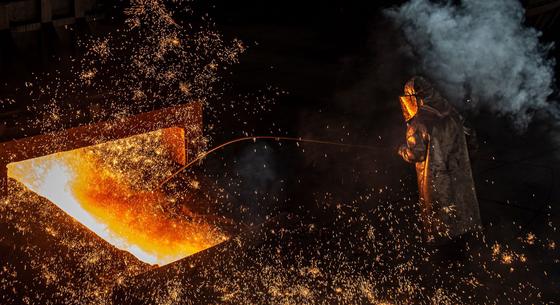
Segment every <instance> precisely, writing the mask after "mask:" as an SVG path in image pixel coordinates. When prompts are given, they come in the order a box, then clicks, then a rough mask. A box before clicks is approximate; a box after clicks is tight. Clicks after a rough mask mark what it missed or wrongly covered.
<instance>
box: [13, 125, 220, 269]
mask: <svg viewBox="0 0 560 305" xmlns="http://www.w3.org/2000/svg"><path fill="white" fill-rule="evenodd" d="M181 132H182V130H180V129H176V130H175V129H173V128H171V129H166V130H160V131H155V132H151V133H147V134H143V135H139V136H134V137H130V138H127V139H122V140H117V141H113V142H109V143H105V144H101V145H97V146H93V147H88V148H82V149H77V150H72V151H68V152H62V153H56V154H52V155H49V156H45V157H40V158H35V159H31V160H26V161H21V162H17V163H11V164H9V165H8V176H9V177H11V178H14V179H16V180H18V181H20V182H21V183H23V184H24V185H25V186H27V187H28V188H29V189H30V190H32V191H34V192H36V193H37V194H39V195H41V196H43V197H45V198H47V199H49V200H50V201H52V202H53V203H55V204H56V205H57V206H58V207H59V208H61V209H62V210H64V211H65V212H66V213H67V214H68V215H70V216H72V217H73V218H74V219H76V220H77V221H78V222H80V223H81V224H83V225H84V226H86V227H87V228H89V229H90V230H92V231H93V232H95V233H96V234H97V235H99V236H100V237H101V238H103V239H105V240H106V241H108V242H109V243H111V244H112V245H114V246H115V247H117V248H119V249H121V250H125V251H128V252H130V253H132V254H133V255H135V256H136V257H137V258H138V259H140V260H142V261H144V262H147V263H151V264H159V265H163V264H167V263H169V262H172V261H175V260H178V259H180V258H183V257H185V256H188V255H191V254H194V253H196V252H199V251H201V250H204V249H206V248H209V247H212V246H214V245H216V244H218V243H220V242H222V241H224V240H226V239H227V236H226V235H225V234H224V233H222V232H221V231H220V230H219V229H218V228H217V227H215V226H213V225H212V224H210V223H208V222H206V221H204V220H203V219H202V218H201V217H199V216H198V215H196V214H194V213H192V212H191V211H190V210H189V209H188V208H187V207H186V206H184V205H181V206H180V208H178V209H177V208H174V209H173V210H174V211H177V210H179V211H180V213H170V212H169V207H170V206H171V205H173V204H174V203H173V200H172V199H171V198H168V196H166V195H165V194H164V193H163V192H161V191H150V190H148V185H150V183H153V180H154V179H159V178H161V177H165V176H167V175H169V174H170V173H171V171H172V170H173V165H175V166H176V164H177V163H175V161H177V154H176V153H174V152H173V151H174V149H169V148H173V147H175V146H176V145H175V144H174V143H177V139H179V140H180V141H184V137H182V135H183V134H182V133H181ZM180 141H179V142H180ZM170 143H171V144H170ZM183 143H184V142H183ZM180 157H181V156H179V159H180ZM155 181H158V180H155Z"/></svg>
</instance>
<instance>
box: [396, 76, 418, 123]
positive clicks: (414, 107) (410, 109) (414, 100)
mask: <svg viewBox="0 0 560 305" xmlns="http://www.w3.org/2000/svg"><path fill="white" fill-rule="evenodd" d="M399 100H400V103H401V109H402V112H403V116H404V120H405V121H406V122H408V121H410V119H412V118H413V117H414V116H415V115H416V113H417V112H418V107H419V106H420V105H421V104H422V101H421V100H420V99H419V98H418V97H417V95H416V92H415V90H414V81H413V80H412V81H409V82H407V83H406V85H405V86H404V95H402V96H401V97H400V99H399Z"/></svg>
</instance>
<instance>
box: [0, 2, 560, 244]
mask: <svg viewBox="0 0 560 305" xmlns="http://www.w3.org/2000/svg"><path fill="white" fill-rule="evenodd" d="M401 2H402V1H366V2H364V1H352V2H347V1H346V2H344V3H342V2H339V3H336V2H324V1H305V2H300V1H266V2H263V1H235V2H233V1H208V2H203V1H195V2H193V4H192V5H193V7H194V8H195V11H196V12H197V14H201V15H202V14H205V13H208V14H209V15H210V16H211V18H212V20H213V21H214V22H215V24H216V28H217V29H218V30H219V31H221V32H222V33H223V34H224V37H225V38H226V40H227V39H234V38H239V39H241V40H242V41H244V43H245V44H246V45H247V46H248V49H247V51H246V52H245V53H244V54H243V55H242V57H241V59H240V63H239V64H237V65H235V66H234V67H233V68H232V69H231V70H230V71H229V72H228V73H224V75H223V76H224V82H223V84H224V85H223V89H222V90H223V93H224V94H223V96H222V98H220V99H218V100H216V101H211V104H212V107H211V108H212V109H211V110H208V111H207V113H206V122H207V127H208V126H212V128H208V130H207V131H206V133H207V135H209V136H210V138H211V144H218V143H221V142H223V141H225V140H228V139H231V138H233V137H236V136H242V135H247V134H248V135H283V136H286V135H288V136H295V137H304V138H316V139H323V140H333V141H341V140H342V141H344V142H346V143H355V144H363V145H373V146H380V147H381V148H380V149H377V150H373V151H364V150H361V151H357V150H352V149H344V150H341V149H340V148H333V147H328V146H316V145H304V147H305V153H302V149H301V148H298V147H296V146H295V145H293V144H288V143H287V144H286V145H285V146H282V147H281V146H280V145H279V144H278V143H269V144H264V143H256V144H247V145H241V146H238V147H234V148H230V149H226V150H225V151H223V152H222V154H221V155H219V156H217V157H216V158H215V160H214V161H213V160H212V159H211V158H210V160H208V165H207V170H208V171H214V172H216V171H219V170H218V168H220V167H222V166H224V163H223V162H222V161H221V160H231V159H232V158H233V159H234V160H235V162H230V163H229V165H230V166H231V168H229V169H228V170H231V171H233V172H234V174H233V176H234V177H238V178H239V179H240V181H244V182H243V183H241V185H240V184H236V183H234V184H233V185H235V187H237V188H240V189H242V190H243V189H245V190H246V191H242V192H241V193H242V194H241V195H240V196H241V197H240V198H241V199H240V200H242V201H253V200H254V198H251V196H252V195H251V194H253V193H254V192H253V189H255V188H260V192H261V193H265V194H268V193H270V194H272V195H273V196H277V197H281V198H282V200H280V201H282V202H286V204H287V205H288V206H290V207H289V208H290V209H291V208H293V206H299V205H308V204H309V202H314V201H316V199H315V198H314V197H313V196H314V195H313V194H315V193H322V192H324V191H325V190H328V191H330V192H335V193H336V192H339V193H340V198H342V199H349V197H348V196H351V195H350V194H352V193H355V192H356V191H360V190H365V189H368V188H374V189H376V188H382V187H385V186H390V187H392V188H399V187H401V184H402V183H403V182H402V181H408V183H409V184H408V185H407V187H406V188H407V189H414V183H413V180H414V179H413V176H414V172H413V168H412V167H411V166H409V165H408V164H405V163H404V162H401V161H400V160H399V159H398V158H397V157H396V155H395V151H396V147H397V146H398V145H399V144H400V142H401V141H402V136H403V134H404V124H403V122H402V119H401V117H400V111H399V106H398V104H397V100H396V98H397V96H398V95H399V94H400V92H401V90H402V89H401V88H402V85H403V83H404V82H405V81H406V79H407V78H409V77H410V76H411V74H410V73H411V72H410V71H411V69H412V67H413V65H414V61H413V60H411V59H410V58H407V57H406V56H404V55H403V53H402V52H401V50H402V48H403V47H404V46H405V45H406V42H405V41H404V39H403V37H402V36H401V34H400V32H399V29H398V28H395V27H394V26H393V25H392V23H391V22H390V20H388V19H387V18H386V17H385V15H384V13H383V10H384V9H386V8H389V7H392V6H395V5H398V4H399V3H401ZM126 5H127V3H126V2H123V1H117V2H113V1H99V3H98V6H97V7H96V14H97V16H99V17H100V18H99V19H98V20H97V21H92V22H88V21H84V20H80V21H78V22H77V23H76V24H73V25H69V26H66V27H64V28H53V27H49V26H44V27H43V28H42V29H40V30H38V31H35V32H28V33H24V34H21V33H11V32H10V31H3V32H2V33H1V45H0V46H1V57H2V65H1V66H0V67H1V70H0V80H1V84H0V85H1V87H0V97H1V98H2V100H3V103H2V108H1V109H2V110H1V112H0V117H1V118H2V121H1V124H0V128H1V131H2V132H0V137H1V139H2V140H11V139H17V138H21V137H24V136H29V135H33V134H36V133H38V131H37V130H36V129H33V128H31V127H28V126H27V125H26V122H27V121H28V120H29V119H30V118H31V119H35V120H37V119H38V120H40V119H41V118H40V117H37V114H36V113H33V112H30V111H28V110H27V105H28V104H29V103H33V101H32V100H30V99H29V97H28V96H27V92H26V87H25V82H28V81H34V80H36V78H37V77H39V76H44V75H45V73H49V72H50V73H52V72H53V71H58V70H64V66H66V65H67V64H68V60H69V58H70V56H75V57H79V56H80V54H81V53H80V48H78V47H77V44H76V42H77V41H78V40H79V39H83V38H86V37H88V35H92V34H95V35H103V33H107V32H110V31H112V30H114V29H116V28H118V27H120V26H121V25H122V21H123V15H122V8H123V7H126ZM524 5H525V6H526V7H527V9H528V10H529V12H532V11H531V10H533V9H534V8H537V9H541V11H542V12H541V11H538V12H539V14H538V15H535V14H533V13H532V14H528V16H529V17H528V18H527V20H526V23H527V25H528V26H535V27H537V28H538V29H540V30H541V31H542V32H543V36H542V40H543V42H553V41H556V40H557V38H558V33H559V32H558V31H556V26H557V22H556V20H557V17H558V8H557V7H556V5H557V3H556V2H555V1H525V2H524ZM543 7H545V8H547V7H548V10H542V8H543ZM558 54H559V53H558V48H554V49H553V51H552V53H551V56H553V57H555V58H558ZM557 69H558V68H557ZM64 77H72V75H70V74H67V75H63V76H62V79H64ZM270 88H277V89H274V90H271V89H270ZM278 92H281V93H280V94H277V93H278ZM261 96H262V98H263V99H265V100H274V101H275V103H274V104H273V105H272V106H270V107H267V108H270V111H265V112H259V113H258V114H256V115H255V114H252V111H250V109H249V110H247V109H248V108H251V107H253V108H258V107H259V100H258V98H259V97H261ZM232 100H235V101H236V102H239V101H240V100H242V102H243V103H241V104H244V105H245V106H243V107H239V108H237V109H236V110H234V111H233V112H232V111H230V110H229V107H228V106H229V102H230V101H232ZM7 101H8V102H7ZM68 103H86V104H87V103H88V101H87V100H80V101H68ZM246 105H249V106H246ZM234 113H235V115H233V114H234ZM465 115H466V116H467V117H469V119H470V121H471V122H472V124H473V125H474V127H475V128H476V130H477V132H478V135H479V143H480V151H479V153H478V154H477V155H475V156H473V168H474V172H475V179H476V183H477V188H478V192H479V198H480V200H481V209H482V210H483V219H484V221H485V223H486V224H490V223H495V222H497V223H505V224H508V226H509V224H510V223H511V222H512V221H514V222H515V221H518V222H519V221H521V223H523V224H527V225H529V226H534V227H533V228H532V229H533V230H539V229H542V228H540V224H543V220H544V219H545V218H546V217H548V216H547V214H549V213H551V215H554V211H557V207H556V202H555V201H557V199H558V193H557V189H558V188H557V185H558V182H557V179H556V176H557V175H558V174H557V169H558V162H557V154H556V151H555V145H554V144H555V141H556V138H557V132H556V131H555V128H554V124H553V123H554V122H550V121H547V120H541V121H539V120H535V122H533V124H531V126H530V127H529V129H528V130H527V131H526V132H523V133H520V132H518V131H516V130H515V129H514V128H512V126H511V124H510V122H509V121H508V119H507V118H502V117H495V116H493V115H492V114H490V113H485V112H484V111H482V112H481V113H479V114H477V115H476V116H470V115H469V114H465ZM255 149H256V152H255ZM255 160H258V162H257V161H255ZM374 161H375V162H380V164H375V163H374ZM213 162H214V163H213ZM221 162H222V163H221ZM224 162H225V161H224ZM225 163H227V162H225ZM259 163H270V166H268V167H266V168H264V169H262V168H261V165H260V164H259ZM213 166H214V167H213ZM378 171H381V172H383V171H386V172H390V174H387V175H379V173H378ZM360 175H363V176H360ZM296 176H297V177H298V179H294V177H296ZM346 176H347V177H346ZM304 178H305V182H301V181H300V180H301V179H304ZM227 179H233V178H227ZM343 181H346V182H343ZM348 181H354V182H355V183H353V184H351V185H348ZM411 181H412V182H411ZM344 183H346V184H344ZM408 191H409V190H408ZM231 192H233V193H237V191H236V190H231ZM294 198H297V199H294ZM277 199H278V198H277ZM260 200H264V201H267V200H268V199H267V198H260ZM304 203H305V204H304ZM549 206H550V208H549ZM269 208H271V209H277V208H278V206H274V207H265V208H264V209H265V210H268V209H269ZM282 208H285V207H284V206H282ZM539 220H540V221H539ZM504 234H507V230H506V232H505V233H504Z"/></svg>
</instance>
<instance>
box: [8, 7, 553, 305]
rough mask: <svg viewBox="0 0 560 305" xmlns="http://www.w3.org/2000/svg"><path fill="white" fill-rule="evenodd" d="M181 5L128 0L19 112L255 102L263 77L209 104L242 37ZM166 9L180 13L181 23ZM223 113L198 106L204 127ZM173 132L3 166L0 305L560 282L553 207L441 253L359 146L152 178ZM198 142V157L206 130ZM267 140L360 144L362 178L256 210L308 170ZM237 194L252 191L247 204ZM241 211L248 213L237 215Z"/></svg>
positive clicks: (494, 296) (512, 292)
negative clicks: (250, 91) (281, 167)
mask: <svg viewBox="0 0 560 305" xmlns="http://www.w3.org/2000/svg"><path fill="white" fill-rule="evenodd" d="M191 4H192V3H191V1H187V0H184V1H181V0H174V1H163V0H132V1H130V6H129V7H128V8H127V9H126V11H125V19H126V22H125V25H124V26H123V27H122V28H119V29H118V30H116V31H114V32H113V33H111V34H110V35H108V36H104V37H95V36H94V37H90V38H88V39H84V40H82V41H81V42H80V47H82V48H83V49H84V50H85V51H84V52H85V54H84V55H83V56H81V57H77V58H74V61H73V62H74V64H73V65H72V66H71V67H69V68H68V69H69V70H70V75H71V77H70V78H68V77H67V75H66V76H64V75H63V73H62V72H60V71H57V72H52V73H51V74H48V75H46V76H37V78H36V79H35V80H33V81H30V82H28V83H27V84H26V89H27V90H28V91H29V95H30V97H31V98H32V99H33V100H34V101H35V102H36V103H35V104H34V105H33V106H32V107H31V108H30V109H29V110H30V111H31V112H36V113H39V114H40V116H41V119H39V120H37V121H35V122H33V124H32V125H33V127H35V128H36V129H38V130H40V132H41V133H44V132H50V131H53V130H61V129H65V128H67V127H70V126H71V125H73V124H75V123H77V122H80V123H83V122H89V121H99V120H111V119H116V120H115V121H114V122H116V123H115V124H118V120H119V118H123V117H127V116H128V115H131V114H137V113H141V112H145V111H148V110H152V109H153V108H155V107H167V106H173V105H177V104H183V103H187V102H190V101H197V102H202V103H204V105H205V108H206V110H207V111H208V112H210V113H213V115H214V116H216V114H217V113H220V114H224V113H227V114H228V115H229V116H230V117H231V118H232V120H234V121H236V120H238V119H239V118H240V117H242V116H241V115H240V114H242V113H243V114H244V113H251V114H255V115H259V114H262V113H264V112H267V111H268V110H269V108H270V107H269V106H270V104H271V103H272V100H273V99H271V98H269V97H268V96H267V95H266V94H263V93H262V92H258V93H255V94H254V96H256V98H253V100H255V101H256V103H250V102H247V101H248V100H251V98H249V97H247V96H243V97H238V98H239V100H241V102H239V103H238V104H235V103H233V102H232V103H231V104H229V105H228V107H225V108H224V109H217V108H216V106H215V105H214V104H212V102H211V101H212V99H218V98H220V97H221V95H222V93H223V92H222V91H221V89H222V87H221V85H222V75H224V74H225V73H228V72H229V70H228V69H229V67H230V66H231V65H234V64H237V63H238V61H239V58H240V56H241V55H242V54H243V52H245V49H246V46H245V44H244V43H243V42H242V41H240V40H237V39H234V40H231V41H227V40H226V39H224V38H223V36H222V35H221V34H220V32H218V31H217V30H215V27H214V25H213V23H212V20H211V19H210V18H209V17H208V16H206V15H204V16H203V17H195V16H196V14H194V13H193V9H192V8H191ZM179 13H180V14H183V15H184V16H186V17H187V18H186V19H187V20H192V19H194V21H193V22H190V23H189V22H185V21H181V22H179V21H177V20H178V18H174V16H175V14H179ZM189 18H190V19H189ZM184 19H185V18H182V20H184ZM269 89H270V88H269ZM272 91H273V92H274V95H280V94H283V93H284V92H282V91H281V90H277V89H272ZM99 96H101V98H100V97H99ZM81 100H88V101H93V102H92V103H89V104H87V103H84V104H87V106H84V105H81V104H80V103H78V102H77V101H81ZM68 101H74V102H75V103H72V102H68ZM219 123H221V121H220V120H219V119H217V120H214V121H210V122H209V123H208V125H207V127H208V128H207V129H209V130H211V129H212V124H219ZM241 123H243V124H246V123H247V122H245V121H242V122H241ZM270 128H271V130H272V131H274V132H277V131H279V130H280V128H279V127H278V126H273V127H270ZM329 128H330V129H335V128H336V127H332V125H330V126H327V129H329ZM340 130H342V134H343V136H342V137H340V139H341V141H340V142H341V143H343V142H344V141H343V140H344V139H346V136H347V135H349V132H348V131H347V130H346V128H345V127H344V125H343V126H342V127H341V128H340ZM248 133H249V132H248V131H246V130H243V131H239V132H237V131H234V132H232V134H235V135H236V136H248ZM183 136H184V134H181V132H180V131H178V130H172V129H171V130H158V131H153V132H150V133H146V134H141V135H137V136H134V137H130V138H125V139H121V140H117V141H112V142H107V143H104V144H100V145H96V146H91V147H86V148H81V149H78V150H72V151H66V152H59V153H56V154H53V155H48V156H44V157H40V158H36V159H30V160H26V161H21V162H17V163H12V164H10V165H9V167H8V170H9V173H8V174H9V176H10V177H11V180H10V184H9V194H10V195H9V196H8V197H6V198H1V199H0V230H1V235H0V250H1V251H0V253H2V254H6V255H5V256H4V257H1V258H0V262H1V268H0V293H1V295H0V303H1V304H68V305H74V304H76V305H77V304H102V305H103V304H107V305H109V304H115V305H116V304H118V305H123V304H217V303H224V304H377V305H390V304H450V305H451V304H453V305H455V304H532V303H539V302H541V301H542V300H543V294H544V292H543V289H542V288H541V287H544V284H543V282H545V283H547V284H550V285H552V286H554V285H557V284H558V283H556V282H554V279H553V278H552V277H551V275H553V274H554V273H557V269H558V268H556V269H553V270H550V269H549V268H548V267H547V266H548V265H547V263H549V262H550V261H553V262H554V264H555V265H554V266H556V267H557V266H558V263H559V261H560V256H559V250H558V247H559V246H558V244H557V243H558V241H557V240H556V238H557V236H558V233H557V227H556V225H557V223H556V222H555V221H556V220H557V219H558V218H557V216H555V215H547V217H548V219H549V221H548V222H547V223H546V225H545V227H546V230H543V231H541V232H532V231H530V230H527V229H526V228H523V227H521V226H520V225H518V224H507V226H511V228H509V227H508V229H509V231H508V234H509V235H511V238H509V239H506V240H500V239H496V238H492V237H491V236H486V234H485V233H484V232H477V233H476V234H473V235H472V236H468V237H465V240H464V245H465V246H464V248H461V251H460V253H452V254H453V255H452V256H455V257H457V256H460V259H458V260H448V259H446V256H447V253H445V250H446V249H443V250H442V249H438V248H437V247H433V246H428V245H426V244H425V243H424V242H423V241H422V236H421V235H422V234H421V229H420V223H419V221H418V219H419V218H420V215H419V214H418V213H419V212H418V211H419V210H420V209H419V207H418V202H417V200H416V199H417V198H416V197H415V192H416V190H415V189H411V188H410V186H411V185H414V183H415V182H414V181H412V182H411V181H410V179H409V178H410V177H408V176H407V177H404V178H402V180H400V181H399V183H397V184H400V185H401V186H400V187H390V186H387V185H388V184H389V183H386V181H385V180H384V179H385V178H386V177H389V176H391V177H393V176H394V175H395V172H394V168H392V167H391V166H390V164H387V163H385V162H380V161H377V160H376V159H375V158H372V154H371V152H370V151H362V152H360V151H352V152H351V153H350V152H349V149H348V148H347V147H337V148H336V149H337V150H333V148H331V149H327V148H324V149H319V148H314V147H313V145H312V144H311V143H309V144H303V143H299V142H297V141H296V143H291V144H287V143H286V144H284V145H282V143H273V144H270V145H268V144H267V145H265V146H258V145H257V144H255V143H253V145H254V146H250V148H249V149H248V150H249V151H250V152H254V153H257V152H258V153H262V152H263V151H264V152H265V153H263V154H262V155H258V154H257V155H256V156H254V155H252V154H251V153H247V154H246V156H248V157H246V158H245V162H244V163H248V164H249V165H250V166H245V167H243V166H240V163H242V162H241V161H239V160H237V159H231V160H228V159H225V160H224V159H221V160H220V161H222V162H223V163H220V165H223V167H218V168H219V169H218V170H215V171H211V170H208V171H206V170H205V166H206V165H207V164H195V165H196V166H194V167H196V168H197V169H198V170H193V171H190V172H188V173H182V175H178V177H177V179H176V181H172V182H170V183H168V185H166V188H159V187H158V186H159V184H160V182H161V181H163V180H165V179H166V178H168V177H170V176H171V175H172V174H173V173H175V172H176V171H177V170H178V169H180V168H181V167H182V166H184V165H185V163H188V161H189V160H186V156H185V155H182V154H181V153H180V151H181V150H182V149H183V151H184V147H180V146H181V145H184V144H185V139H184V138H183ZM228 136H229V135H228ZM177 138H178V139H179V141H178V142H177ZM65 140H66V139H64V138H61V139H58V140H57V141H65ZM195 140H196V141H197V143H198V144H199V145H200V146H201V147H202V148H203V151H201V152H200V154H199V155H198V156H204V154H205V151H206V152H208V151H209V150H205V149H206V145H207V144H208V143H212V141H213V140H212V139H211V138H201V139H195ZM317 142H319V141H317ZM177 143H181V144H177ZM187 143H188V141H187ZM344 143H345V142H344ZM177 146H179V148H177ZM341 146H343V145H341ZM215 147H218V145H216V146H215ZM187 149H188V148H187ZM271 151H274V152H276V153H279V154H280V153H285V152H286V151H288V153H299V154H302V155H305V156H308V157H309V159H313V161H309V162H308V163H306V164H305V166H308V167H309V168H312V167H315V166H316V165H317V164H320V165H319V166H325V167H328V166H331V165H332V163H334V162H335V159H336V158H340V159H343V160H344V163H345V166H346V164H348V166H346V167H352V166H351V165H354V164H363V163H360V162H362V161H363V160H364V159H366V160H367V168H368V169H367V170H368V171H369V174H371V176H370V177H375V179H370V180H368V181H373V182H372V183H371V184H370V186H369V188H367V189H361V190H359V191H357V190H355V189H352V188H351V187H349V189H350V190H349V191H348V192H347V193H345V194H346V196H345V197H344V198H340V196H335V195H333V194H332V193H331V192H330V191H323V192H318V193H313V194H310V195H309V194H305V195H309V196H308V197H306V198H313V200H314V202H313V200H310V201H312V203H311V204H310V205H311V206H312V207H309V206H305V207H301V206H302V205H303V204H301V202H299V201H298V200H300V199H299V198H295V199H293V198H289V199H290V200H292V201H295V205H296V206H297V208H295V209H293V210H291V211H289V212H287V213H277V214H276V215H268V214H266V213H265V212H262V211H260V210H259V209H260V206H258V204H255V202H258V201H259V200H261V201H264V200H266V201H267V204H269V205H273V206H275V205H281V204H282V203H283V202H284V201H288V200H289V199H286V198H283V197H282V196H281V195H278V193H280V194H281V193H282V192H285V189H286V188H287V186H286V185H288V184H289V183H293V184H295V185H297V184H301V183H302V182H301V181H303V180H304V179H305V178H306V177H300V176H294V175H292V176H288V178H278V179H276V177H274V176H272V175H270V172H268V171H266V169H268V167H270V166H271V162H269V160H267V159H266V158H265V157H262V156H263V155H264V156H266V153H270V152H271ZM178 152H179V153H178ZM350 155H351V156H350ZM333 156H334V157H333ZM337 156H339V157H337ZM195 157H196V156H195ZM217 159H218V158H217ZM316 159H320V160H321V161H316ZM247 160H249V161H247ZM356 160H358V162H357V161H356ZM210 162H212V161H209V163H208V164H212V163H210ZM214 162H216V161H215V160H214ZM321 162H323V163H321ZM325 164H327V165H325ZM213 165H214V166H215V163H214V164H213ZM244 165H245V164H244ZM228 166H230V167H233V168H234V169H235V170H233V171H227V170H226V167H228ZM208 167H210V166H208ZM215 168H216V167H214V169H215ZM230 169H231V168H230ZM347 169H348V168H347ZM348 170H349V171H351V172H352V177H351V178H350V179H346V180H344V179H341V180H343V182H342V184H343V185H344V186H347V185H349V184H350V183H352V182H354V181H355V180H358V179H359V178H360V177H361V176H360V175H359V174H358V172H360V169H355V168H350V169H348ZM260 171H262V172H263V173H264V174H263V176H266V177H267V179H268V180H266V179H264V180H266V181H265V182H270V181H269V180H272V182H270V183H276V184H274V185H275V186H277V191H278V192H276V193H274V194H262V193H259V191H258V190H257V187H255V186H254V185H251V187H253V188H251V189H249V190H247V189H243V185H242V183H241V182H239V181H240V180H243V178H244V174H247V172H259V173H260ZM332 175H333V176H334V175H335V173H332ZM403 176H406V175H405V174H403ZM275 179H276V180H278V181H276V180H275ZM329 179H332V177H330V176H329V177H327V176H326V175H325V176H320V177H314V176H312V177H311V178H308V180H307V182H309V180H312V183H310V184H309V185H314V184H317V183H321V182H322V181H323V180H329ZM407 179H408V180H407ZM259 182H262V181H259ZM232 190H233V191H232ZM243 192H248V193H251V194H252V195H254V196H253V197H251V198H258V199H259V200H255V202H243V201H242V200H241V199H239V198H241V197H242V196H241V193H243ZM332 192H334V191H332ZM255 206H257V208H255ZM251 209H255V210H257V212H255V213H254V214H255V215H257V216H255V215H251V217H249V216H246V214H244V213H247V214H249V212H247V211H250V212H252V211H251ZM261 212H262V213H261ZM298 213H300V214H305V215H306V216H301V215H298ZM450 213H452V211H450ZM271 214H272V213H271ZM309 215H311V216H309ZM449 250H453V247H452V246H450V249H449ZM162 265H165V266H163V267H161V266H162ZM535 270H536V271H535ZM535 274H538V275H539V276H538V277H535ZM542 302H544V301H542Z"/></svg>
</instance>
